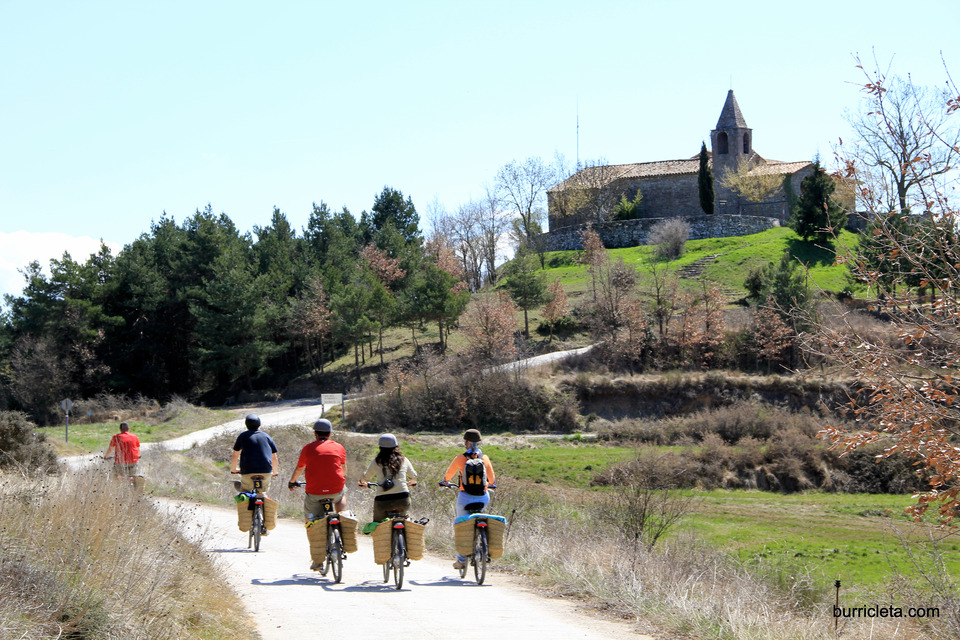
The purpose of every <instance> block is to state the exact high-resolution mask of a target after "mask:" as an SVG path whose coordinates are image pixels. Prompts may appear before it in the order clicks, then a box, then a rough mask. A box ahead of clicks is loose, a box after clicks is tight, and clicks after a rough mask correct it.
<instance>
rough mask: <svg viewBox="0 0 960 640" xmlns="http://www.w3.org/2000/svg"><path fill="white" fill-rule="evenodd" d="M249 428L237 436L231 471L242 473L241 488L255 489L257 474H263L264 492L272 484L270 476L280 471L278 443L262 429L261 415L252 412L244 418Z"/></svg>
mask: <svg viewBox="0 0 960 640" xmlns="http://www.w3.org/2000/svg"><path fill="white" fill-rule="evenodd" d="M244 424H245V425H246V426H247V430H246V431H244V432H243V433H241V434H240V435H239V436H237V441H236V443H234V445H233V456H232V457H231V458H230V471H232V472H233V473H239V474H240V490H241V491H253V479H252V477H253V476H255V475H261V476H263V492H264V493H266V492H267V487H269V486H270V478H271V477H273V476H275V475H277V474H278V473H279V472H280V462H279V461H278V459H277V445H276V444H274V442H273V438H271V437H270V436H268V435H267V434H265V433H264V432H262V431H260V416H258V415H255V414H253V413H251V414H250V415H248V416H247V417H246V419H244Z"/></svg>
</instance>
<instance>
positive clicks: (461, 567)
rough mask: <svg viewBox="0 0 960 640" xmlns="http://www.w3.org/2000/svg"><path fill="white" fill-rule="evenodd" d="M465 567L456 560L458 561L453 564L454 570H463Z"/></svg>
mask: <svg viewBox="0 0 960 640" xmlns="http://www.w3.org/2000/svg"><path fill="white" fill-rule="evenodd" d="M463 566H464V565H463V563H462V562H460V561H459V560H456V561H455V562H454V563H453V568H454V569H457V570H460V569H463Z"/></svg>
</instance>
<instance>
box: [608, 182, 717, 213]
mask: <svg viewBox="0 0 960 640" xmlns="http://www.w3.org/2000/svg"><path fill="white" fill-rule="evenodd" d="M620 189H621V191H622V193H623V194H624V195H625V196H626V197H627V199H628V200H632V199H633V197H634V196H635V195H636V194H637V189H640V193H641V194H643V199H642V200H641V201H640V216H641V217H643V218H653V217H657V218H669V217H674V216H679V215H683V212H684V211H697V210H699V209H700V191H699V188H698V187H697V176H696V174H692V175H689V174H688V175H672V176H669V175H668V176H660V177H656V178H634V179H632V180H624V181H623V184H622V186H620Z"/></svg>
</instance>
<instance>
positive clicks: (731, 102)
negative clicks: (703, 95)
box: [710, 89, 754, 213]
mask: <svg viewBox="0 0 960 640" xmlns="http://www.w3.org/2000/svg"><path fill="white" fill-rule="evenodd" d="M710 148H711V151H712V153H711V164H712V169H713V176H714V179H715V181H716V182H715V184H716V187H715V188H716V194H717V200H716V204H715V205H714V208H715V211H716V212H717V213H729V212H730V211H723V210H722V209H723V208H724V205H723V202H726V203H731V204H732V203H733V202H736V201H737V200H738V198H737V196H736V194H733V193H731V192H730V191H729V190H728V189H724V188H723V186H721V184H720V181H721V179H722V177H723V174H725V173H726V172H727V171H729V170H732V169H736V168H737V165H738V164H740V162H741V161H742V160H743V159H745V158H752V157H753V155H754V153H753V129H751V128H750V127H748V126H747V121H746V120H745V119H744V118H743V114H742V113H741V112H740V105H738V104H737V99H736V98H735V97H734V95H733V89H730V90H729V91H727V100H726V101H725V102H724V103H723V110H722V111H721V112H720V119H719V120H717V128H716V129H714V130H713V131H711V132H710Z"/></svg>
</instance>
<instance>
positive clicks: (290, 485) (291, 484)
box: [287, 480, 307, 489]
mask: <svg viewBox="0 0 960 640" xmlns="http://www.w3.org/2000/svg"><path fill="white" fill-rule="evenodd" d="M306 485H307V483H306V482H304V481H303V480H297V481H296V482H288V483H287V489H294V488H296V487H304V486H306Z"/></svg>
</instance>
